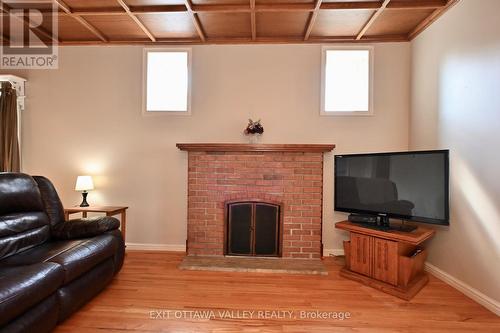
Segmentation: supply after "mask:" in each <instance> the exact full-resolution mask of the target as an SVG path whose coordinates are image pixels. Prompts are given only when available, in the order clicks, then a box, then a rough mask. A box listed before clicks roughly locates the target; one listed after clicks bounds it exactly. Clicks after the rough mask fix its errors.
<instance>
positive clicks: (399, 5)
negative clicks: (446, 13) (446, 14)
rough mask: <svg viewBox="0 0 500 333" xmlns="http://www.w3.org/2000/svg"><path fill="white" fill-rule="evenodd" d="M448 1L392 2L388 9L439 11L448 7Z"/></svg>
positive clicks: (396, 0)
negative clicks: (438, 9)
mask: <svg viewBox="0 0 500 333" xmlns="http://www.w3.org/2000/svg"><path fill="white" fill-rule="evenodd" d="M446 3H447V1H446V0H420V1H401V0H392V1H391V2H390V3H389V5H387V8H388V9H437V8H442V7H445V6H446Z"/></svg>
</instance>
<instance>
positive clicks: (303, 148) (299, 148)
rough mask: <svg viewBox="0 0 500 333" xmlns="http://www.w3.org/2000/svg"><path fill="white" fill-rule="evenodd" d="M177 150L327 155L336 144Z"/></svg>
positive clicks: (214, 146) (212, 145)
mask: <svg viewBox="0 0 500 333" xmlns="http://www.w3.org/2000/svg"><path fill="white" fill-rule="evenodd" d="M176 146H177V148H179V149H180V150H186V151H198V152H200V151H204V152H302V153H325V152H329V151H332V150H333V149H334V148H335V145H334V144H245V143H178V144H177V145H176Z"/></svg>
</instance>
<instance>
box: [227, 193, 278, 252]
mask: <svg viewBox="0 0 500 333" xmlns="http://www.w3.org/2000/svg"><path fill="white" fill-rule="evenodd" d="M280 210H281V209H280V205H277V204H272V203H266V202H256V201H243V202H242V201H240V202H231V203H227V204H226V217H225V219H226V234H225V235H226V237H225V238H226V239H225V241H226V244H225V245H226V246H225V254H226V255H237V256H269V257H272V256H274V257H278V256H281V242H280V240H281V237H280V235H281V230H280V228H281V223H280V220H281V219H280V214H281V211H280Z"/></svg>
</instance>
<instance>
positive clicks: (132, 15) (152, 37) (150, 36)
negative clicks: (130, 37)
mask: <svg viewBox="0 0 500 333" xmlns="http://www.w3.org/2000/svg"><path fill="white" fill-rule="evenodd" d="M116 1H117V2H118V3H119V4H120V6H122V8H123V10H125V12H126V13H127V15H128V16H129V17H130V18H131V19H132V20H133V21H134V22H135V23H136V24H137V25H138V26H139V28H140V29H141V30H142V31H143V32H144V33H145V34H146V35H147V36H148V37H149V39H151V41H152V42H156V38H155V36H153V34H152V33H151V31H149V29H148V28H146V26H145V25H144V23H142V22H141V20H139V18H138V17H137V16H135V14H134V13H132V12H131V11H130V8H129V6H128V5H127V4H126V3H125V1H123V0H116Z"/></svg>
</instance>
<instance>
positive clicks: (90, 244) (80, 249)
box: [0, 234, 118, 284]
mask: <svg viewBox="0 0 500 333" xmlns="http://www.w3.org/2000/svg"><path fill="white" fill-rule="evenodd" d="M117 248H118V241H117V239H116V237H114V236H113V235H110V234H103V235H99V236H96V237H93V238H84V239H78V240H64V241H52V242H47V243H45V244H42V245H40V246H37V247H35V248H33V249H30V250H28V251H24V252H22V253H19V254H17V255H15V256H11V257H9V258H6V259H4V260H2V261H0V269H2V268H1V267H4V266H19V265H29V264H33V263H37V262H54V263H58V264H60V265H61V266H62V268H63V270H64V284H67V283H69V282H71V281H72V280H74V279H75V278H77V277H79V276H80V275H82V274H83V273H85V272H87V271H89V270H91V269H92V268H93V267H94V266H96V265H98V264H99V263H100V262H102V261H104V260H106V259H108V258H110V257H112V256H114V255H115V253H116V251H117Z"/></svg>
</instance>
